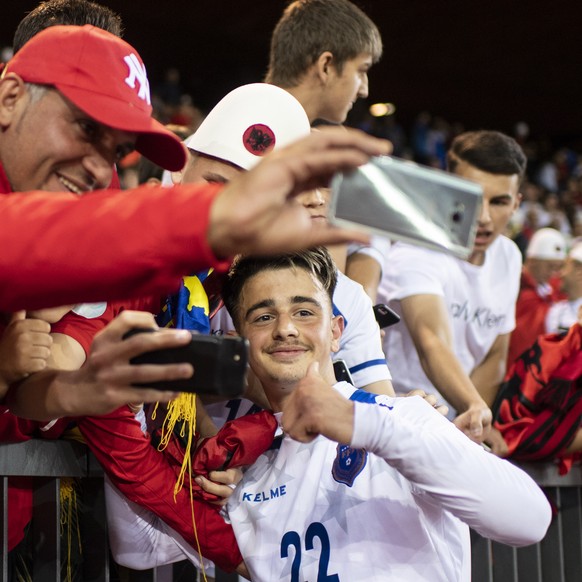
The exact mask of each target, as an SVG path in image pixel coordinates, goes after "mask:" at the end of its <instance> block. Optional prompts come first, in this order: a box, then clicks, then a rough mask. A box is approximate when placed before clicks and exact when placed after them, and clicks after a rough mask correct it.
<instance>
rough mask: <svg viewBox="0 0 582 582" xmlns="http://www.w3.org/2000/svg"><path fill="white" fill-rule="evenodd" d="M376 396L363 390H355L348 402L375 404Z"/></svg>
mask: <svg viewBox="0 0 582 582" xmlns="http://www.w3.org/2000/svg"><path fill="white" fill-rule="evenodd" d="M376 396H377V394H372V393H371V392H366V391H365V390H356V391H355V392H354V393H353V394H352V395H351V396H350V400H353V401H354V402H365V403H367V404H376Z"/></svg>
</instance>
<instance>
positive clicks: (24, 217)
mask: <svg viewBox="0 0 582 582" xmlns="http://www.w3.org/2000/svg"><path fill="white" fill-rule="evenodd" d="M220 188H221V186H219V185H207V184H205V185H200V184H198V185H188V186H178V187H175V188H171V189H170V188H162V187H158V188H148V187H145V188H139V189H137V190H128V191H124V192H119V191H99V192H95V193H92V194H88V195H86V196H84V197H82V198H78V197H76V196H73V195H69V194H66V193H53V192H32V193H20V194H4V195H1V196H0V216H1V217H2V218H1V223H0V248H2V249H3V250H2V253H0V309H2V310H5V311H15V310H17V309H39V308H43V307H50V306H55V305H66V304H69V303H70V304H75V303H82V302H92V301H95V302H96V301H108V300H115V299H127V298H130V297H135V296H136V295H143V294H146V293H147V294H163V293H167V292H171V291H174V290H175V289H176V288H177V287H178V285H179V282H180V277H181V276H182V275H187V274H190V273H192V272H196V271H198V270H201V269H203V268H207V267H215V268H218V269H224V268H225V266H226V265H225V263H224V262H221V261H219V260H218V259H217V258H216V257H215V256H214V255H213V253H212V250H211V249H210V247H209V246H208V244H207V242H206V232H207V230H208V221H209V213H210V208H211V205H212V202H213V201H214V198H215V196H216V194H217V193H218V191H219V190H220Z"/></svg>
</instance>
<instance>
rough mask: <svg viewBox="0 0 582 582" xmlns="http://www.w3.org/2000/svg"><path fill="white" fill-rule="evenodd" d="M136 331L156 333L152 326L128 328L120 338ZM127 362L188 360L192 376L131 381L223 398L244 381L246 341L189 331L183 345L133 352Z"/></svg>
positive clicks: (237, 392)
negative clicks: (164, 379)
mask: <svg viewBox="0 0 582 582" xmlns="http://www.w3.org/2000/svg"><path fill="white" fill-rule="evenodd" d="M136 333H156V331H155V330H154V329H132V330H130V331H128V332H127V333H126V334H125V335H124V336H123V339H126V338H129V337H131V336H132V335H134V334H136ZM130 363H131V364H134V365H139V364H154V365H160V364H179V363H190V364H192V366H193V367H194V375H193V377H192V378H188V379H185V380H171V381H163V382H151V383H144V384H135V386H138V387H147V388H156V389H157V390H170V391H173V392H193V393H196V394H214V395H218V396H224V397H225V398H236V397H238V396H241V395H242V393H243V392H244V389H245V385H246V372H247V367H248V341H247V340H246V339H244V338H242V337H238V336H235V337H232V336H213V335H199V334H194V333H193V334H192V340H191V341H190V343H189V344H188V345H186V346H182V347H179V348H168V349H163V350H154V351H151V352H145V353H143V354H140V355H139V356H135V357H134V358H132V359H131V360H130Z"/></svg>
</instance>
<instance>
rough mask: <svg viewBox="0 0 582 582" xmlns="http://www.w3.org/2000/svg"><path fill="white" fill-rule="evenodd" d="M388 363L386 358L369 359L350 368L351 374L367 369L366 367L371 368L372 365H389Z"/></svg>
mask: <svg viewBox="0 0 582 582" xmlns="http://www.w3.org/2000/svg"><path fill="white" fill-rule="evenodd" d="M387 365H388V364H387V363H386V360H381V359H378V360H368V361H367V362H362V363H361V364H358V365H357V366H354V367H353V368H350V373H351V374H355V373H356V372H359V371H360V370H365V369H366V368H371V367H372V366H387Z"/></svg>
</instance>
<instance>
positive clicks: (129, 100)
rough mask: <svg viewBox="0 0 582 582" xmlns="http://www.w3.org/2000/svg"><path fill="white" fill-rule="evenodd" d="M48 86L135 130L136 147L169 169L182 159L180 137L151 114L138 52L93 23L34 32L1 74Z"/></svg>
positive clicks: (104, 119) (106, 121) (98, 116)
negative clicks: (8, 74)
mask: <svg viewBox="0 0 582 582" xmlns="http://www.w3.org/2000/svg"><path fill="white" fill-rule="evenodd" d="M10 72H12V73H16V74H17V75H19V76H20V77H22V79H23V80H24V81H26V82H28V83H36V84H39V85H52V86H54V87H56V88H57V89H58V90H59V91H60V92H61V93H62V94H63V95H64V96H65V97H66V98H67V99H69V100H70V101H72V102H73V103H74V104H75V105H76V106H77V107H78V108H79V109H81V110H82V111H84V112H85V113H87V115H90V116H91V117H92V118H93V119H95V120H96V121H98V122H99V123H102V124H103V125H107V126H109V127H113V128H114V129H120V130H122V131H128V132H133V133H137V134H138V137H137V141H136V144H135V148H136V150H137V151H138V152H140V153H141V154H143V155H144V156H145V157H146V158H148V159H150V160H151V161H152V162H154V163H156V164H158V165H159V166H161V167H162V168H165V169H166V170H170V171H172V172H174V171H179V170H181V169H182V168H183V167H184V165H185V164H186V159H187V154H186V149H185V147H184V146H183V144H182V143H181V141H180V139H179V138H178V137H177V136H176V135H174V134H173V133H172V132H171V131H168V130H167V129H166V128H165V127H164V126H163V125H162V124H161V123H159V122H158V121H156V120H155V119H153V118H152V116H151V115H152V106H151V98H150V88H149V81H148V78H147V75H146V70H145V66H144V64H143V61H142V60H141V57H140V56H139V54H138V53H137V51H136V50H135V49H134V48H133V47H132V46H131V45H129V44H128V43H126V42H125V41H123V40H121V39H120V38H118V37H116V36H115V35H113V34H110V33H109V32H106V31H105V30H102V29H100V28H96V27H94V26H90V25H86V26H51V27H50V28H47V29H45V30H43V31H42V32H39V33H38V34H37V35H35V36H34V37H32V38H31V39H30V40H29V41H28V42H27V43H26V44H25V45H24V46H23V47H22V48H21V49H20V50H19V51H18V52H17V53H16V54H15V55H14V57H13V58H12V59H11V60H10V61H9V62H8V64H7V65H6V67H5V69H4V71H2V74H3V75H5V74H7V73H10Z"/></svg>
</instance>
